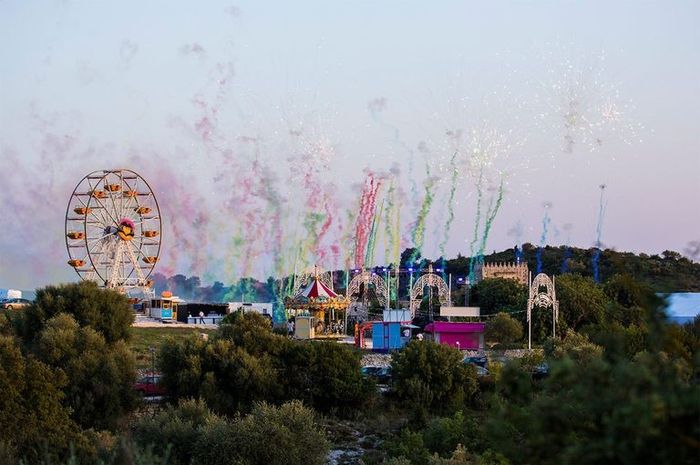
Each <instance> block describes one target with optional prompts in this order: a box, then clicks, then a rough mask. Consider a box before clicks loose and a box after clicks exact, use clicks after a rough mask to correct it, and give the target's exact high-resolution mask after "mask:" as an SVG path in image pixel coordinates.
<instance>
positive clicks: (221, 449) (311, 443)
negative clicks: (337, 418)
mask: <svg viewBox="0 0 700 465" xmlns="http://www.w3.org/2000/svg"><path fill="white" fill-rule="evenodd" d="M134 438H135V440H136V441H137V442H138V444H139V445H140V446H141V447H146V446H151V447H153V450H154V451H155V452H157V453H159V454H161V455H163V456H167V457H169V461H168V463H170V464H173V465H190V464H194V465H204V464H207V465H227V464H231V465H234V464H235V465H248V464H250V465H255V464H266V465H283V464H284V465H297V464H298V465H302V464H322V463H323V462H324V459H325V456H326V453H327V452H328V442H327V441H326V438H325V435H324V433H323V431H322V429H321V428H320V427H319V425H318V419H317V417H316V415H315V413H314V412H313V410H311V409H309V408H307V407H305V406H304V405H303V404H302V403H301V402H289V403H286V404H283V405H281V406H280V407H275V406H271V405H268V404H266V403H258V404H255V406H254V407H253V410H252V412H251V413H250V414H249V415H246V416H236V417H235V418H234V419H233V420H227V419H225V418H224V417H220V416H217V415H216V414H214V413H212V412H211V411H210V410H209V409H207V407H206V405H205V404H204V402H203V401H193V400H190V401H183V402H181V403H180V405H179V406H178V407H169V408H168V409H166V410H165V411H163V412H161V413H160V414H158V415H157V416H155V417H154V418H146V419H142V420H141V421H140V422H139V423H138V424H137V425H136V428H135V430H134Z"/></svg>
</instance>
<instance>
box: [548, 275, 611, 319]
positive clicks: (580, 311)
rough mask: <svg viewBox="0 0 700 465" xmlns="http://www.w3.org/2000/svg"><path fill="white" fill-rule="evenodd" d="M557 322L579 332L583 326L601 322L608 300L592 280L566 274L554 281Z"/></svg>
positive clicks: (601, 289)
mask: <svg viewBox="0 0 700 465" xmlns="http://www.w3.org/2000/svg"><path fill="white" fill-rule="evenodd" d="M556 292H557V298H558V299H559V322H560V323H564V325H565V328H571V329H573V330H574V331H579V330H580V329H581V328H582V327H583V326H585V325H590V324H598V323H599V322H601V321H602V319H603V315H604V312H605V308H606V306H607V305H608V302H609V300H608V298H607V296H606V295H605V292H603V288H602V287H601V286H599V285H598V284H596V283H595V282H594V281H593V279H591V278H588V277H583V276H580V275H573V274H567V275H564V276H561V277H560V278H559V279H557V281H556Z"/></svg>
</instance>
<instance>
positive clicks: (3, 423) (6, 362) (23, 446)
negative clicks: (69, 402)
mask: <svg viewBox="0 0 700 465" xmlns="http://www.w3.org/2000/svg"><path fill="white" fill-rule="evenodd" d="M66 382H67V380H66V377H65V375H63V374H62V373H60V372H55V371H54V370H52V369H51V368H50V367H49V366H47V365H46V364H44V363H42V362H40V361H39V360H37V359H36V358H34V357H33V356H29V357H25V356H23V355H22V352H21V351H20V348H19V345H18V344H17V341H16V340H14V339H13V338H11V337H7V336H0V393H2V395H0V412H1V414H0V431H2V441H3V446H2V447H0V449H2V454H3V455H4V456H5V457H6V458H7V457H13V456H14V457H23V458H25V459H27V460H28V461H30V462H36V461H38V459H40V458H42V459H43V458H45V457H48V458H60V457H66V456H67V454H68V452H69V450H70V446H71V445H73V446H74V447H77V448H78V449H80V450H81V451H82V450H85V449H87V444H86V441H85V439H84V438H83V437H82V436H81V435H80V432H79V428H78V426H77V425H76V424H75V423H74V422H73V420H71V418H70V411H69V409H68V408H66V407H64V406H63V404H62V401H63V398H64V395H63V392H62V391H61V389H62V388H63V387H64V386H65V385H66Z"/></svg>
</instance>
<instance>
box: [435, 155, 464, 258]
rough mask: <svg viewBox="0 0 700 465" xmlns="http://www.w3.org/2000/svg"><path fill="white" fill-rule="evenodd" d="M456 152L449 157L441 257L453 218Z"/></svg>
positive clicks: (443, 254) (443, 253) (455, 188)
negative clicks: (448, 180) (448, 179)
mask: <svg viewBox="0 0 700 465" xmlns="http://www.w3.org/2000/svg"><path fill="white" fill-rule="evenodd" d="M457 154H458V152H457V151H456V150H455V152H454V153H453V154H452V157H451V158H450V192H449V195H448V197H447V221H446V222H445V228H444V233H443V236H442V241H441V242H440V255H441V256H442V257H444V256H445V246H446V245H447V241H448V240H449V239H450V231H451V229H452V222H453V221H454V219H455V209H454V202H455V193H456V192H457V179H458V176H459V170H458V169H457V163H456V160H457Z"/></svg>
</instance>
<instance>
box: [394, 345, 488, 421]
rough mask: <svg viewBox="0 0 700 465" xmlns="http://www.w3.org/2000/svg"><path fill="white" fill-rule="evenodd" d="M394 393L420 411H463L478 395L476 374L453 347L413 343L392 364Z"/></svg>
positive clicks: (395, 357) (396, 356) (397, 355)
mask: <svg viewBox="0 0 700 465" xmlns="http://www.w3.org/2000/svg"><path fill="white" fill-rule="evenodd" d="M391 366H392V373H393V379H394V390H395V391H396V394H397V395H398V397H399V398H400V399H402V400H403V401H405V402H407V403H409V404H410V405H412V406H414V407H418V408H424V409H431V410H434V411H449V410H453V411H454V410H455V409H458V408H461V407H462V406H464V405H466V403H467V402H468V401H469V400H471V397H472V395H473V394H474V393H475V392H476V389H477V384H476V373H475V371H474V368H473V367H472V366H467V365H465V364H464V363H463V362H462V354H461V353H460V352H459V350H457V349H454V348H452V347H448V346H444V345H440V344H437V343H434V342H430V341H411V342H410V343H408V345H407V346H406V347H405V348H404V349H403V350H402V351H401V352H399V353H398V354H396V355H395V356H394V358H393V360H392V362H391Z"/></svg>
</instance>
